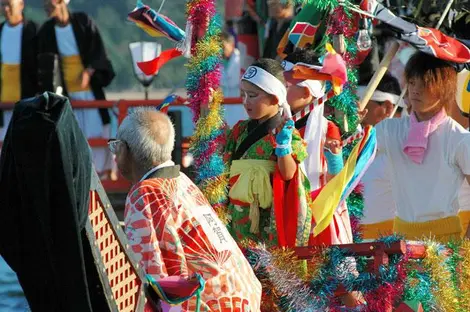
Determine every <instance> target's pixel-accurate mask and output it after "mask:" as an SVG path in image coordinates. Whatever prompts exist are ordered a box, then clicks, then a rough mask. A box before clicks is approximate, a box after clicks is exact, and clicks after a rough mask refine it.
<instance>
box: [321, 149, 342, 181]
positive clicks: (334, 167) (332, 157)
mask: <svg viewBox="0 0 470 312" xmlns="http://www.w3.org/2000/svg"><path fill="white" fill-rule="evenodd" d="M324 154H325V158H326V163H327V164H328V173H329V174H331V175H337V174H338V173H340V172H341V170H342V169H343V166H344V164H343V153H338V154H333V153H332V152H331V151H330V150H329V149H324Z"/></svg>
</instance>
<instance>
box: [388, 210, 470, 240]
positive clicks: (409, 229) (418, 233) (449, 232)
mask: <svg viewBox="0 0 470 312" xmlns="http://www.w3.org/2000/svg"><path fill="white" fill-rule="evenodd" d="M393 231H394V232H396V233H398V234H402V235H403V236H405V238H406V239H409V240H419V239H422V238H423V237H424V238H429V237H430V236H431V237H433V238H434V239H436V240H437V241H439V242H442V243H447V242H448V241H451V240H454V239H459V238H460V236H461V234H462V225H461V224H460V218H459V217H458V216H452V217H447V218H442V219H437V220H431V221H427V222H416V223H414V222H406V221H404V220H402V219H400V218H398V217H395V221H394V224H393Z"/></svg>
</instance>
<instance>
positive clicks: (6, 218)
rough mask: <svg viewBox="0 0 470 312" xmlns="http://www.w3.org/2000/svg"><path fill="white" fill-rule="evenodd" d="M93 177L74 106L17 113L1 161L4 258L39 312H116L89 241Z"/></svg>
mask: <svg viewBox="0 0 470 312" xmlns="http://www.w3.org/2000/svg"><path fill="white" fill-rule="evenodd" d="M91 170H92V161H91V151H90V148H89V146H88V143H87V140H86V138H85V136H84V135H83V133H82V131H81V130H80V128H79V126H78V123H77V121H76V119H75V116H74V114H73V111H72V108H71V105H70V102H69V100H68V99H67V98H65V97H62V96H58V95H55V94H52V93H44V94H43V95H41V96H38V97H36V98H31V99H26V100H23V101H20V102H19V103H18V104H17V105H16V106H15V108H14V111H13V117H12V119H11V122H10V125H9V127H8V131H7V135H6V138H5V142H4V145H3V148H2V152H1V158H0V215H1V216H2V221H3V222H2V226H0V255H1V256H2V257H3V258H4V259H5V261H6V262H7V263H8V265H9V266H10V267H11V268H12V269H13V271H15V272H16V274H17V276H18V280H19V282H20V284H21V287H22V288H23V291H24V293H25V296H26V299H27V300H28V303H29V305H30V308H31V310H32V311H33V312H35V311H48V312H56V311H57V312H59V311H60V312H63V311H68V312H75V311H76V312H89V311H99V312H101V311H109V309H108V308H107V303H106V301H105V296H104V295H102V293H100V292H102V287H101V288H100V285H101V283H100V281H99V276H98V273H97V269H96V266H95V265H94V262H93V257H92V254H91V247H90V244H89V242H88V241H86V236H85V233H86V230H85V224H86V221H87V215H88V202H89V191H90V181H91Z"/></svg>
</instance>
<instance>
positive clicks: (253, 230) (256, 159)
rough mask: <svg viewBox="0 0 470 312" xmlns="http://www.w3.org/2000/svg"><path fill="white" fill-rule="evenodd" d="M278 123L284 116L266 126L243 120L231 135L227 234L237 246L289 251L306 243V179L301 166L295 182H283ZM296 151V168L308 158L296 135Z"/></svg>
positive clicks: (228, 154)
mask: <svg viewBox="0 0 470 312" xmlns="http://www.w3.org/2000/svg"><path fill="white" fill-rule="evenodd" d="M280 123H281V117H280V115H276V116H274V117H273V118H271V119H269V120H267V121H265V122H264V123H262V124H258V122H257V121H256V120H244V121H239V122H238V123H237V124H236V125H235V126H234V127H233V129H232V130H231V131H230V133H229V135H228V140H227V145H226V150H225V151H226V153H225V161H226V162H227V163H228V165H229V166H230V190H229V207H228V211H229V214H230V216H229V218H230V224H229V230H230V232H231V234H232V236H233V237H234V238H235V240H237V241H243V240H245V239H249V240H251V241H255V242H265V243H267V244H268V245H270V246H272V245H279V246H288V247H294V246H305V245H306V244H307V242H308V235H309V233H310V226H311V211H310V204H311V200H310V197H309V196H307V194H308V192H307V191H308V190H309V184H308V179H307V178H306V177H305V175H304V174H303V173H302V172H301V171H300V169H299V168H300V167H298V169H297V172H296V174H295V176H294V178H293V179H292V180H290V181H288V182H286V181H283V180H282V177H281V175H280V173H279V168H278V166H277V157H276V155H275V153H274V150H275V147H276V143H275V142H276V141H275V139H276V137H275V134H274V132H273V129H275V128H276V127H278V126H279V125H280ZM292 149H293V153H292V156H293V157H294V159H295V161H296V162H297V163H300V162H301V161H302V160H303V159H304V158H305V157H306V156H307V155H306V150H305V145H304V143H303V141H302V139H301V137H300V136H299V134H298V132H297V131H294V133H293V136H292Z"/></svg>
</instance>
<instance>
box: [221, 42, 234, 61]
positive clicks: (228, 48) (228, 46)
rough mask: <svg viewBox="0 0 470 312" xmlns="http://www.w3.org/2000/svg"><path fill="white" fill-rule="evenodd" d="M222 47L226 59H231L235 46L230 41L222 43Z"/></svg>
mask: <svg viewBox="0 0 470 312" xmlns="http://www.w3.org/2000/svg"><path fill="white" fill-rule="evenodd" d="M222 47H223V49H224V57H225V58H226V59H229V58H230V56H231V55H232V53H233V50H235V44H234V43H233V42H230V41H222Z"/></svg>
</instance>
